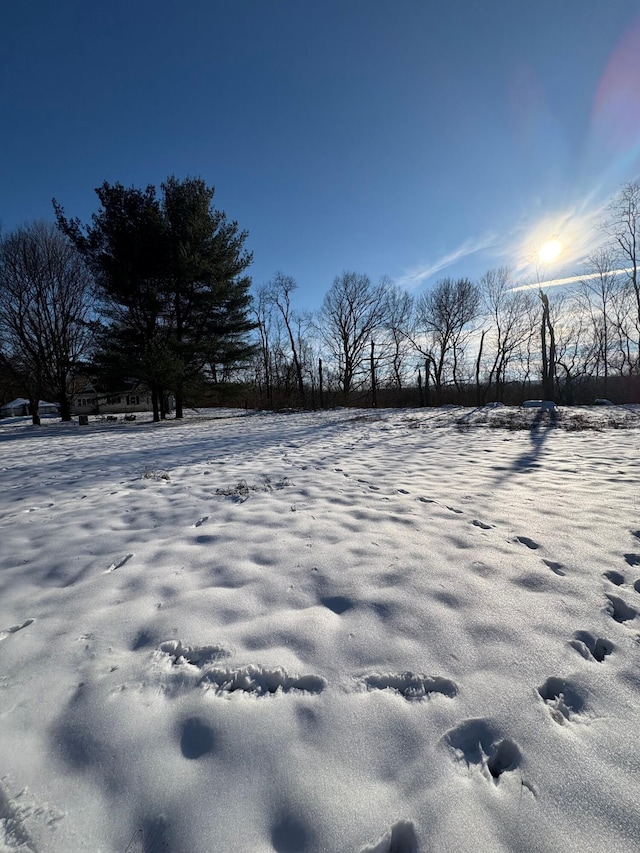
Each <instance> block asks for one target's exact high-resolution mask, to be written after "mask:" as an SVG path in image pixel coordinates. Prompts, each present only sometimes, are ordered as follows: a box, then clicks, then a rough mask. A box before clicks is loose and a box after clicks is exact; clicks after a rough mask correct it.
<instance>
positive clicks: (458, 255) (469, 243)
mask: <svg viewBox="0 0 640 853" xmlns="http://www.w3.org/2000/svg"><path fill="white" fill-rule="evenodd" d="M495 240H496V238H495V235H491V236H485V237H482V238H480V239H469V240H465V241H464V243H462V244H461V245H460V246H458V248H457V249H454V250H453V251H451V252H448V253H447V254H446V255H442V256H441V257H440V258H438V259H437V260H435V261H433V262H432V263H430V264H423V265H420V266H417V267H414V268H413V269H411V270H409V271H408V272H407V273H405V274H404V275H402V276H400V278H399V279H397V281H396V283H397V284H398V285H399V286H400V287H403V288H404V289H405V290H410V291H411V290H415V289H416V288H417V287H418V286H419V285H421V284H423V283H424V282H425V281H427V280H428V279H430V278H431V277H432V276H434V275H437V274H438V273H439V272H442V270H445V269H447V267H450V266H453V265H454V264H456V263H458V261H461V260H462V259H463V258H466V257H467V256H468V255H473V254H474V253H475V252H480V251H482V250H483V249H488V248H489V247H490V246H492V245H493V244H494V243H495Z"/></svg>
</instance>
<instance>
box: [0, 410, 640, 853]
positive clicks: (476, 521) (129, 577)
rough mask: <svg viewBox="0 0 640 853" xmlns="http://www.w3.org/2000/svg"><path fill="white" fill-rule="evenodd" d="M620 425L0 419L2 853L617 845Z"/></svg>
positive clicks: (437, 413) (457, 414) (627, 413)
mask: <svg viewBox="0 0 640 853" xmlns="http://www.w3.org/2000/svg"><path fill="white" fill-rule="evenodd" d="M639 425H640V410H639V409H638V408H637V407H607V408H597V409H587V408H584V409H572V410H568V409H563V408H559V409H558V411H557V412H556V413H553V417H552V416H551V414H549V413H544V412H541V411H540V410H529V411H527V410H521V409H510V408H508V407H498V408H495V409H492V408H485V407H483V408H481V409H473V410H472V409H466V410H465V409H460V408H453V409H446V410H445V409H440V410H438V409H436V410H434V409H428V410H427V409H422V410H380V411H371V410H366V411H365V410H359V411H358V410H349V409H343V410H338V411H330V412H323V413H290V414H286V415H275V414H268V413H255V414H254V413H244V412H231V411H228V412H226V411H222V412H220V411H216V412H201V413H198V414H196V413H190V414H189V417H188V418H187V419H186V420H185V421H184V422H178V421H168V422H166V423H163V424H152V423H150V422H148V421H146V422H145V421H142V422H141V420H140V419H139V420H138V421H136V423H122V422H120V423H117V424H114V423H111V422H104V421H98V420H96V419H92V420H91V421H90V423H89V426H84V427H82V428H79V427H78V426H77V424H75V423H74V424H62V423H61V422H59V421H48V422H47V424H46V425H45V426H43V427H40V428H34V427H31V426H29V425H28V421H27V420H26V419H23V420H21V421H17V420H13V421H12V422H10V423H5V424H0V450H1V453H0V477H1V483H2V490H1V493H0V543H1V545H0V851H2V853H7V851H10V853H16V851H20V853H36V851H51V853H75V851H78V853H84V851H92V852H93V853H98V851H103V853H124V851H128V853H151V851H153V853H156V851H171V853H194V851H198V853H206V851H229V850H242V851H258V853H260V851H265V853H266V851H274V850H275V851H277V853H292V851H336V853H338V851H339V853H348V851H354V853H361V851H365V850H367V851H376V853H390V851H392V850H393V851H396V853H398V851H399V853H409V851H418V850H419V851H431V850H433V851H456V853H457V851H463V853H464V851H469V853H471V851H474V853H475V851H515V850H518V851H554V853H555V851H557V850H563V851H581V853H585V851H612V850H615V851H620V853H624V852H625V851H637V850H638V839H639V838H640V783H639V781H638V780H639V778H640V743H639V741H638V730H639V727H640V668H639V664H640V635H639V631H640V618H639V611H640V518H639V514H640V504H639V499H638V450H639V446H640V433H639V431H638V426H639ZM518 426H525V427H526V429H519V428H517V427H518Z"/></svg>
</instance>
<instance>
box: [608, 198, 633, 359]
mask: <svg viewBox="0 0 640 853" xmlns="http://www.w3.org/2000/svg"><path fill="white" fill-rule="evenodd" d="M604 228H605V231H606V232H607V233H608V234H610V236H611V237H612V238H613V241H614V246H615V250H616V257H617V259H618V261H619V264H620V266H623V267H624V268H625V269H626V271H627V272H626V280H627V287H628V290H629V292H630V295H631V297H632V301H633V326H634V329H635V342H634V347H633V348H634V350H635V362H636V364H635V366H636V367H637V364H638V361H639V360H640V358H639V356H640V276H639V275H638V263H639V261H640V258H639V257H638V255H639V253H640V182H638V181H632V182H631V183H628V184H625V185H624V186H623V187H622V189H621V190H620V192H619V193H618V195H617V196H616V197H615V199H614V200H613V201H612V202H611V204H610V205H609V216H608V219H607V221H606V222H605V224H604Z"/></svg>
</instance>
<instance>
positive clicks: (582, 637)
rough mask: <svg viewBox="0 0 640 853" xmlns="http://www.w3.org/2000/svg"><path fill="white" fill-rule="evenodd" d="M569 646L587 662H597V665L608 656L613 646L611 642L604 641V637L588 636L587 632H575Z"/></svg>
mask: <svg viewBox="0 0 640 853" xmlns="http://www.w3.org/2000/svg"><path fill="white" fill-rule="evenodd" d="M573 637H574V639H573V640H571V642H570V645H571V646H572V647H573V648H574V649H575V650H576V651H577V652H579V653H580V654H581V655H582V657H583V658H585V659H586V660H589V659H590V658H593V660H597V661H598V662H599V663H602V661H603V660H604V659H605V658H606V657H607V655H610V654H611V652H612V651H613V650H614V648H615V646H614V645H613V643H612V642H611V640H606V639H605V638H604V637H596V636H594V635H593V634H590V633H589V631H576V633H575V634H574V635H573Z"/></svg>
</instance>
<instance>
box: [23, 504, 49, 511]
mask: <svg viewBox="0 0 640 853" xmlns="http://www.w3.org/2000/svg"><path fill="white" fill-rule="evenodd" d="M52 506H53V504H52V503H46V504H40V505H39V506H31V507H29V509H25V510H24V512H38V510H39V509H49V508H50V507H52Z"/></svg>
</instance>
